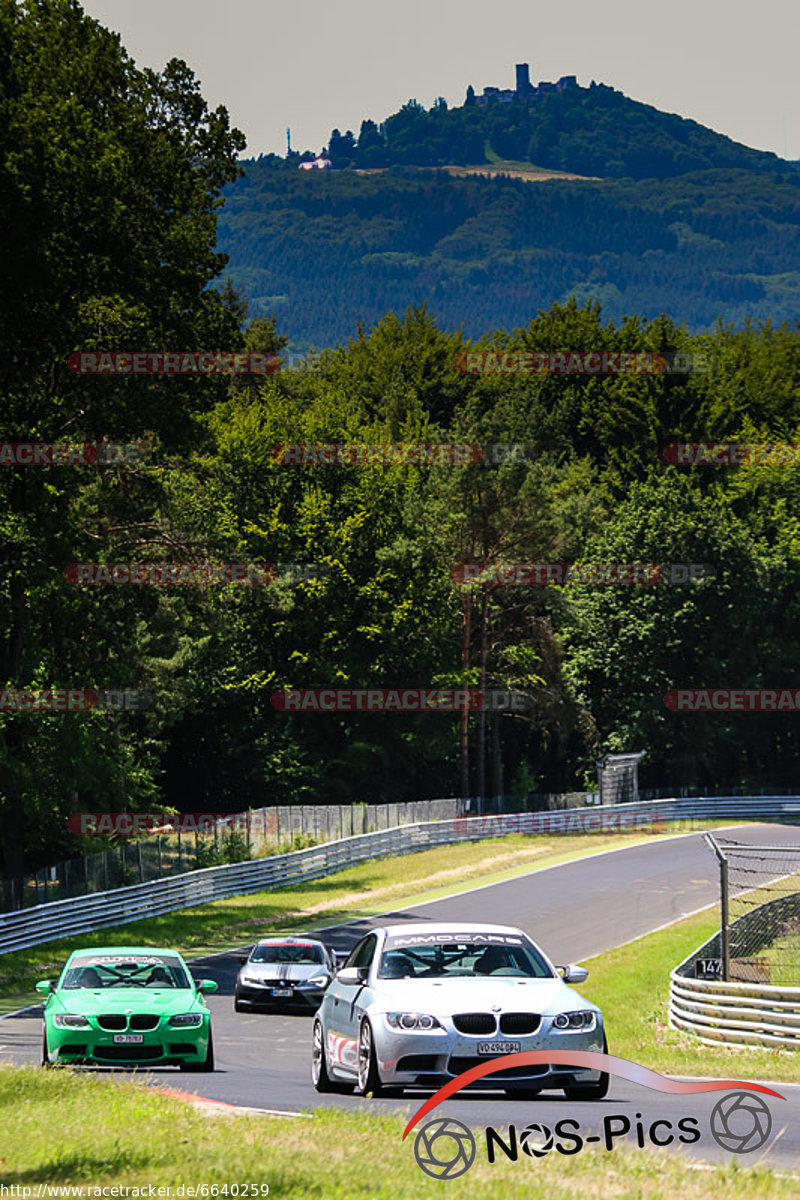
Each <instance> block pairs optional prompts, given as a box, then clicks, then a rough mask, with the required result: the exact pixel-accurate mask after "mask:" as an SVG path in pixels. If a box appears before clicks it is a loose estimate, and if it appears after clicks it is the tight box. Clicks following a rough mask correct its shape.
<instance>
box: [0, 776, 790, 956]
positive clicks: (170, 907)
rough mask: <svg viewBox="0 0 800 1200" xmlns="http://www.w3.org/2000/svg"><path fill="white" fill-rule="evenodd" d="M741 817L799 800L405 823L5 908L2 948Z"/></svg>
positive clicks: (765, 814)
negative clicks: (352, 881) (376, 870)
mask: <svg viewBox="0 0 800 1200" xmlns="http://www.w3.org/2000/svg"><path fill="white" fill-rule="evenodd" d="M737 818H738V819H742V818H756V819H759V818H761V819H776V818H783V819H791V818H794V819H795V820H797V819H800V797H786V796H777V797H775V796H772V797H769V796H757V797H730V798H729V797H719V798H715V799H703V798H691V799H678V800H651V801H648V802H645V803H642V804H615V805H607V806H605V807H600V806H594V807H589V808H583V809H564V810H561V811H558V812H538V813H506V814H504V815H501V816H487V817H456V818H455V819H450V820H444V821H425V822H420V823H419V824H416V825H401V826H398V827H397V828H395V829H386V830H381V831H380V832H378V833H366V834H360V835H358V836H356V837H349V838H342V839H340V840H339V841H336V842H328V843H326V844H325V845H322V846H314V847H312V848H311V849H309V850H295V851H293V852H291V853H289V854H280V855H275V856H273V857H271V858H260V859H255V860H252V861H248V862H241V863H232V864H230V865H226V866H221V867H206V868H205V869H204V870H201V871H188V872H186V873H185V874H183V875H173V876H171V877H170V878H167V879H160V880H156V881H155V882H152V883H144V884H135V885H134V886H132V887H124V888H116V889H114V890H113V891H108V892H97V893H94V894H92V895H88V896H78V897H76V898H75V899H72V900H58V901H54V902H53V903H51V904H39V905H36V906H35V907H33V908H26V909H22V910H20V911H18V912H11V913H3V914H0V954H7V953H9V952H10V951H12V950H21V949H25V948H26V947H28V946H38V945H40V944H41V943H43V942H49V941H53V940H55V939H57V938H63V937H70V936H72V935H75V934H81V933H89V932H91V931H93V930H96V929H104V928H106V927H108V926H110V925H123V924H127V923H129V922H131V921H138V920H140V919H142V918H144V917H154V916H158V915H160V914H162V913H167V912H174V911H176V910H177V909H182V908H194V907H196V906H198V905H200V904H207V903H208V902H209V901H211V900H223V899H227V898H228V897H230V896H237V895H244V894H246V893H248V892H258V891H264V890H266V889H269V888H281V887H288V886H290V885H292V884H296V883H300V882H303V881H304V880H308V879H319V878H321V877H322V876H323V875H330V874H333V873H334V872H336V871H343V870H345V869H346V868H347V867H351V866H355V865H356V864H357V863H360V862H365V861H366V860H367V859H369V858H382V857H386V856H390V855H401V854H409V853H411V852H412V851H414V850H422V849H426V848H429V847H433V846H442V845H446V844H450V843H454V842H464V841H474V840H479V839H481V838H488V837H502V836H504V835H505V834H509V833H545V834H559V833H562V834H568V833H580V832H598V833H601V832H609V833H613V832H624V831H627V832H630V831H635V830H637V829H638V830H642V831H644V830H647V829H653V828H658V827H659V826H661V825H663V824H665V823H668V822H673V821H681V820H692V819H694V820H708V819H715V820H716V819H719V820H721V821H727V820H731V819H733V820H735V819H737Z"/></svg>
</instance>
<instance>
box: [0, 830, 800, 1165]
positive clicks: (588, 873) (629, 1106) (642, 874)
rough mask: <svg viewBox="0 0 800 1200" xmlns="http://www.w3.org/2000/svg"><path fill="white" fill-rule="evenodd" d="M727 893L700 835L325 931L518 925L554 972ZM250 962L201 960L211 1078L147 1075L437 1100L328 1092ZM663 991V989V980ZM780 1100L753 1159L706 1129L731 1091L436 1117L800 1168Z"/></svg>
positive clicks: (344, 942) (30, 1017)
mask: <svg viewBox="0 0 800 1200" xmlns="http://www.w3.org/2000/svg"><path fill="white" fill-rule="evenodd" d="M725 833H726V836H729V837H735V839H736V840H738V841H746V842H751V843H757V844H758V843H761V844H763V843H769V844H773V843H776V842H779V843H783V844H792V845H797V844H800V830H798V828H797V827H796V826H787V825H774V824H769V825H747V826H740V827H736V829H735V832H734V828H733V827H726V830H725ZM718 896H719V891H718V868H717V863H716V860H715V858H714V856H713V854H712V853H711V851H710V850H709V849H708V847H707V846H706V845H705V843H704V842H703V839H702V835H700V834H688V835H683V836H680V837H677V838H675V837H672V838H670V837H665V838H664V839H663V840H659V841H656V842H649V843H645V844H640V845H634V846H630V847H626V848H623V849H620V850H615V851H610V852H605V853H600V854H597V855H595V856H593V857H590V858H583V859H580V860H578V861H576V862H574V863H565V864H562V865H560V866H557V867H551V868H547V869H539V870H535V871H532V872H531V873H529V874H527V875H522V876H518V877H516V878H514V879H509V880H506V881H505V882H502V883H496V884H492V885H489V886H480V885H478V886H476V887H475V888H474V889H472V890H470V891H466V892H462V893H460V894H458V895H455V896H452V897H448V898H445V899H439V900H435V901H432V902H430V903H425V904H420V905H417V906H415V907H414V908H410V909H402V908H400V909H398V910H396V911H394V912H391V913H386V914H383V915H380V916H370V917H365V918H364V919H362V920H358V921H354V922H350V923H348V924H346V925H339V926H330V927H325V928H321V929H318V931H317V932H318V933H319V935H320V936H321V937H322V939H323V940H324V941H325V942H326V943H327V944H328V945H331V946H333V947H334V948H336V949H339V950H346V949H348V948H349V947H350V946H352V945H353V944H354V943H355V942H356V941H357V940H358V939H359V938H360V937H361V936H362V935H363V933H364V932H365V931H366V930H367V929H369V928H372V927H374V926H375V925H380V924H386V923H393V922H399V921H404V920H414V921H447V920H460V921H470V920H474V921H476V922H490V923H496V924H506V925H516V926H519V927H520V928H522V929H524V930H525V931H526V932H527V933H528V934H529V935H530V936H531V937H532V938H533V939H534V940H535V941H536V942H538V943H539V945H541V946H542V948H543V949H544V950H545V951H546V952H547V954H548V955H549V956H550V958H551V959H552V960H553V961H554V962H557V963H566V962H580V961H581V959H583V958H587V957H591V956H593V955H596V954H600V953H602V952H603V951H604V950H608V949H611V948H613V947H615V946H619V945H621V944H623V943H624V942H627V941H630V940H632V939H634V938H636V937H639V936H641V935H642V934H645V933H648V932H651V931H652V930H654V929H657V928H660V927H661V926H663V925H666V924H669V923H670V922H672V921H675V920H678V919H680V918H681V917H683V916H686V915H688V914H689V913H692V912H695V911H696V910H698V909H701V908H703V907H705V906H707V905H710V904H713V903H714V902H715V901H717V900H718ZM268 932H269V930H266V929H265V930H264V931H263V933H264V934H266V933H268ZM243 952H244V949H242V950H241V951H240V950H237V951H236V952H229V953H226V954H222V955H214V956H212V957H210V958H206V959H200V960H196V961H194V962H192V971H193V973H194V974H195V976H196V977H198V978H199V977H207V978H211V979H215V980H216V981H217V983H218V985H219V991H218V992H217V993H216V994H215V995H212V996H210V997H209V1006H210V1008H211V1012H212V1019H213V1024H214V1041H215V1049H216V1065H217V1069H216V1071H215V1072H214V1074H213V1075H190V1074H185V1073H179V1072H178V1071H176V1070H174V1069H164V1070H161V1071H158V1070H153V1071H151V1072H150V1077H151V1079H152V1081H153V1082H154V1083H155V1084H160V1085H161V1086H164V1087H176V1088H180V1089H182V1090H184V1091H189V1092H194V1093H196V1094H198V1095H200V1096H205V1097H209V1098H210V1099H214V1100H220V1101H225V1102H227V1103H229V1104H234V1105H245V1106H250V1107H254V1108H258V1109H267V1110H271V1111H281V1112H303V1111H308V1110H309V1109H312V1108H315V1107H317V1106H319V1105H321V1104H325V1105H330V1104H335V1105H337V1106H340V1107H343V1108H349V1109H355V1110H358V1109H363V1108H365V1107H367V1108H369V1109H373V1108H380V1109H382V1110H385V1111H397V1112H398V1113H400V1112H404V1113H407V1114H409V1115H410V1114H411V1113H413V1112H415V1111H416V1109H417V1108H418V1107H419V1106H420V1105H421V1104H422V1103H423V1101H424V1100H425V1099H426V1098H427V1097H428V1095H430V1091H428V1092H423V1091H421V1090H420V1091H419V1092H411V1093H406V1094H405V1095H404V1096H403V1097H401V1098H398V1099H389V1098H386V1099H381V1100H371V1099H364V1098H362V1097H355V1096H340V1095H333V1096H327V1095H326V1096H320V1095H318V1094H317V1093H316V1092H315V1091H314V1089H313V1087H312V1084H311V1079H310V1057H311V1055H310V1043H311V1020H310V1017H309V1016H294V1015H281V1014H268V1013H234V1012H233V1003H232V996H233V990H234V985H235V981H236V975H237V973H238V970H239V962H238V958H237V955H238V954H240V953H243ZM664 988H665V991H666V988H667V979H666V978H665V980H664ZM578 990H580V989H578ZM605 1018H606V1026H607V1029H608V1031H609V1043H610V1047H609V1048H610V1052H611V1053H612V1054H613V1053H614V1044H613V1029H614V1014H613V1012H606V1013H605ZM40 1044H41V1009H40V1008H39V1007H38V1006H37V1007H36V1008H32V1009H28V1010H24V1011H22V1012H20V1013H18V1014H13V1015H11V1016H9V1017H6V1018H4V1019H3V1020H2V1021H0V1059H5V1060H6V1061H13V1062H32V1061H38V1058H39V1050H40ZM645 1065H646V1064H645ZM84 1069H86V1068H84ZM106 1070H107V1069H106V1068H104V1069H103V1070H102V1072H101V1073H105V1071H106ZM697 1074H698V1075H708V1074H711V1072H709V1071H704V1069H703V1048H702V1045H701V1044H700V1043H699V1042H698V1056H697ZM775 1090H776V1091H778V1092H781V1093H782V1094H783V1095H784V1096H785V1097H786V1099H785V1100H779V1099H774V1098H772V1097H765V1099H766V1101H767V1104H768V1106H769V1108H770V1111H771V1113H772V1119H773V1128H772V1134H771V1137H770V1139H769V1140H768V1142H767V1143H766V1145H765V1146H764V1147H762V1148H761V1149H759V1150H758V1151H756V1152H755V1153H752V1154H743V1155H733V1154H731V1153H730V1152H729V1151H727V1150H723V1149H721V1148H720V1147H719V1146H718V1145H717V1143H716V1142H715V1141H714V1139H713V1138H712V1136H711V1133H710V1130H709V1116H710V1113H711V1110H712V1109H713V1107H714V1106H715V1104H716V1103H717V1102H718V1101H719V1100H720V1099H721V1097H722V1095H723V1093H720V1092H718V1093H705V1094H702V1095H693V1096H674V1095H669V1094H665V1093H660V1092H655V1091H651V1090H649V1089H646V1088H644V1087H640V1086H637V1085H634V1084H631V1083H628V1082H626V1081H623V1080H620V1079H615V1078H614V1077H613V1076H612V1079H611V1086H610V1088H609V1093H608V1096H607V1097H606V1099H605V1100H602V1101H599V1102H598V1101H578V1102H576V1101H568V1100H566V1098H565V1097H564V1096H563V1094H562V1093H558V1092H552V1093H548V1092H543V1093H542V1094H541V1095H540V1096H538V1097H535V1098H534V1099H526V1100H519V1099H512V1098H509V1097H507V1096H505V1094H504V1093H502V1092H497V1093H491V1092H483V1093H481V1092H477V1091H470V1093H469V1094H464V1093H461V1094H460V1095H458V1096H455V1097H453V1098H451V1099H450V1100H447V1101H446V1102H445V1103H444V1104H442V1105H441V1106H440V1107H439V1108H438V1109H436V1112H435V1115H436V1116H452V1117H455V1118H456V1119H457V1120H459V1121H462V1122H464V1123H465V1124H466V1125H468V1126H469V1127H470V1129H472V1130H473V1132H474V1133H476V1135H478V1134H480V1136H482V1133H481V1131H482V1130H483V1129H484V1128H485V1127H486V1126H488V1125H491V1126H493V1127H495V1128H496V1129H498V1130H499V1131H502V1130H503V1129H504V1128H505V1127H507V1126H508V1125H509V1124H510V1123H513V1124H515V1125H516V1126H517V1128H518V1129H522V1127H523V1126H525V1125H527V1124H529V1123H531V1122H536V1123H541V1124H544V1125H545V1126H548V1127H549V1128H551V1129H552V1128H553V1126H554V1124H555V1122H557V1121H559V1120H563V1119H564V1118H570V1119H572V1120H574V1121H577V1122H578V1123H579V1125H580V1132H581V1134H582V1135H583V1136H584V1137H586V1136H588V1137H590V1138H593V1139H594V1140H596V1141H599V1142H600V1145H601V1147H602V1146H603V1140H601V1139H604V1136H605V1134H604V1125H603V1122H604V1118H605V1121H606V1124H607V1125H609V1124H610V1127H611V1128H614V1129H621V1128H622V1127H623V1125H624V1122H623V1120H622V1118H625V1117H626V1118H627V1119H628V1121H629V1122H630V1127H631V1128H630V1131H629V1132H627V1133H626V1134H625V1135H624V1136H622V1137H620V1138H619V1139H618V1141H617V1142H616V1143H614V1144H620V1143H621V1142H623V1141H624V1142H625V1144H627V1145H632V1146H634V1147H635V1146H636V1144H637V1142H636V1123H637V1121H638V1120H641V1124H642V1125H643V1127H644V1129H645V1140H646V1142H647V1139H648V1135H647V1131H648V1130H649V1128H650V1126H651V1124H652V1123H653V1122H654V1121H656V1120H666V1121H671V1122H672V1125H673V1129H674V1131H675V1132H677V1129H675V1127H676V1126H677V1122H678V1120H679V1119H681V1118H682V1117H694V1118H697V1120H698V1122H699V1128H700V1131H701V1138H700V1141H698V1142H696V1143H694V1144H692V1145H687V1146H684V1145H681V1144H679V1143H677V1141H676V1142H674V1143H673V1146H674V1148H676V1149H680V1150H681V1151H682V1152H684V1153H687V1154H689V1155H691V1156H692V1157H694V1158H702V1159H705V1160H709V1161H730V1160H731V1159H733V1158H737V1159H738V1161H739V1162H740V1163H741V1165H743V1166H745V1165H754V1160H759V1161H761V1162H763V1163H765V1164H767V1165H770V1166H773V1167H783V1168H786V1167H794V1168H795V1169H796V1168H797V1167H798V1165H799V1164H800V1085H793V1084H776V1085H775ZM640 1114H641V1116H640ZM415 1132H416V1131H415ZM668 1135H669V1131H668V1130H667V1128H666V1127H665V1126H660V1127H659V1128H658V1130H657V1136H659V1137H666V1136H668ZM413 1136H414V1135H413V1134H412V1138H413ZM412 1138H410V1139H409V1140H412ZM647 1144H649V1142H647ZM409 1152H410V1151H409Z"/></svg>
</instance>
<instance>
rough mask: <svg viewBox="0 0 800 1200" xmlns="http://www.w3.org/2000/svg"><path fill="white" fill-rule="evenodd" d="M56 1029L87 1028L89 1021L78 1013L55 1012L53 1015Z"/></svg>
mask: <svg viewBox="0 0 800 1200" xmlns="http://www.w3.org/2000/svg"><path fill="white" fill-rule="evenodd" d="M53 1024H54V1025H55V1027H56V1029H88V1027H89V1022H88V1021H87V1020H86V1017H82V1016H81V1015H80V1013H56V1014H55V1015H54V1017H53Z"/></svg>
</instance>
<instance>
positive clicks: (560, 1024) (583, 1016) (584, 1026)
mask: <svg viewBox="0 0 800 1200" xmlns="http://www.w3.org/2000/svg"><path fill="white" fill-rule="evenodd" d="M553 1028H554V1029H562V1030H565V1031H567V1032H569V1033H591V1031H592V1030H593V1029H596V1028H597V1013H596V1012H594V1010H593V1009H591V1008H585V1009H581V1010H580V1012H565V1013H559V1014H558V1016H557V1017H553Z"/></svg>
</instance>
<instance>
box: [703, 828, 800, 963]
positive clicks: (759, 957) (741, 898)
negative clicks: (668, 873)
mask: <svg viewBox="0 0 800 1200" xmlns="http://www.w3.org/2000/svg"><path fill="white" fill-rule="evenodd" d="M706 841H707V842H708V843H709V845H710V846H711V848H712V849H713V851H714V853H715V854H716V856H717V861H718V863H719V872H720V909H721V919H720V937H719V958H718V959H716V958H714V957H713V956H712V957H709V958H707V959H704V960H703V962H704V964H705V963H707V964H708V967H707V968H704V969H707V971H708V974H707V975H706V977H711V978H713V977H714V976H715V975H716V976H717V977H721V978H722V979H723V980H733V981H737V980H738V981H741V982H745V983H760V984H772V985H786V986H787V987H792V986H795V987H796V986H798V985H800V845H797V846H781V845H763V846H753V845H748V844H746V843H742V842H736V841H734V840H732V839H729V838H723V837H719V836H714V835H712V834H706Z"/></svg>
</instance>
